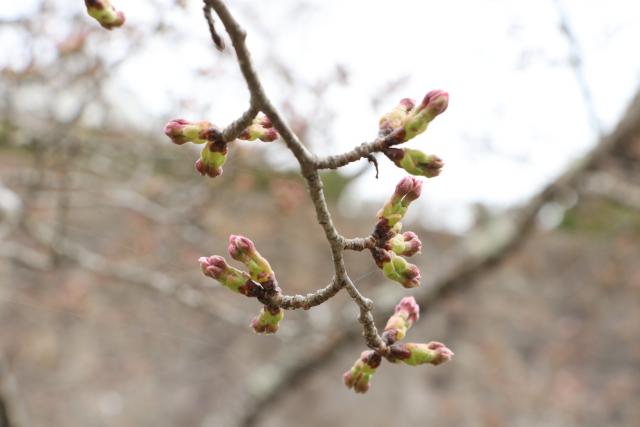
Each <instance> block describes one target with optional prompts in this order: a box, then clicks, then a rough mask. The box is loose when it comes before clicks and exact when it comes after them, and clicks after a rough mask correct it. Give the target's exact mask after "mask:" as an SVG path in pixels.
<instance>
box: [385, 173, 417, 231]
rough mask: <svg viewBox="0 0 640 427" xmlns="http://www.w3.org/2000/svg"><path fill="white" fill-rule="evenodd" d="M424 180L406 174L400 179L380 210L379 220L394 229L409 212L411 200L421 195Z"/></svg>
mask: <svg viewBox="0 0 640 427" xmlns="http://www.w3.org/2000/svg"><path fill="white" fill-rule="evenodd" d="M421 191H422V181H420V180H419V179H417V178H413V177H410V176H405V177H404V178H402V179H401V180H400V182H399V183H398V185H396V189H395V191H394V193H393V195H392V196H391V198H390V199H389V200H388V201H387V202H386V203H385V205H384V206H383V207H382V209H381V210H380V211H379V212H378V215H377V217H378V221H382V222H383V223H384V226H385V227H388V228H389V229H393V228H394V226H395V225H396V224H397V223H398V222H400V220H401V219H402V218H403V217H404V214H405V213H406V212H407V209H408V208H409V205H410V204H411V202H413V201H414V200H416V199H417V198H418V197H420V193H421Z"/></svg>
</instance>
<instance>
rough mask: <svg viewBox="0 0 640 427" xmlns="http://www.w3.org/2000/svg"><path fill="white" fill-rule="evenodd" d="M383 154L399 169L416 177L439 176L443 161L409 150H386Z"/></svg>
mask: <svg viewBox="0 0 640 427" xmlns="http://www.w3.org/2000/svg"><path fill="white" fill-rule="evenodd" d="M384 154H385V155H386V156H387V157H388V158H389V159H390V160H391V161H392V162H393V163H395V165H396V166H398V167H399V168H402V169H404V170H405V171H407V173H410V174H411V175H417V176H426V177H427V178H433V177H434V176H438V175H440V172H441V171H442V167H443V166H444V163H443V161H442V160H441V159H440V158H439V157H438V156H434V155H432V154H425V153H423V152H422V151H420V150H413V149H411V148H388V149H386V150H385V152H384Z"/></svg>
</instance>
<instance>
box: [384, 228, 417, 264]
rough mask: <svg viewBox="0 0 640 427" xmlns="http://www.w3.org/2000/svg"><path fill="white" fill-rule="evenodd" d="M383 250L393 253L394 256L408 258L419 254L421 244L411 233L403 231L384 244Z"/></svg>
mask: <svg viewBox="0 0 640 427" xmlns="http://www.w3.org/2000/svg"><path fill="white" fill-rule="evenodd" d="M398 224H400V223H398ZM385 249H388V250H391V251H393V252H395V253H396V255H402V256H406V257H409V256H412V255H415V254H417V253H420V251H421V250H422V242H421V241H420V239H419V238H418V236H417V234H416V233H414V232H413V231H405V232H404V233H402V234H396V235H395V236H394V237H392V238H391V239H389V240H388V241H387V243H386V244H385Z"/></svg>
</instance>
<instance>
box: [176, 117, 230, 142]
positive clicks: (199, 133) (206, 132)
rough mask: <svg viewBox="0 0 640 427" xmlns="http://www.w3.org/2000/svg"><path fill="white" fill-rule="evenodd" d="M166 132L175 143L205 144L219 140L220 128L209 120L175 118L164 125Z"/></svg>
mask: <svg viewBox="0 0 640 427" xmlns="http://www.w3.org/2000/svg"><path fill="white" fill-rule="evenodd" d="M164 134H165V135H167V136H168V137H169V138H171V141H172V142H173V143H174V144H178V145H182V144H184V143H186V142H193V143H194V144H204V143H205V142H207V141H209V140H211V141H213V140H219V139H220V138H215V136H216V135H221V134H220V130H219V129H218V128H216V127H215V126H214V125H212V124H211V123H210V122H207V121H204V120H203V121H199V122H190V121H188V120H185V119H174V120H171V121H169V122H168V123H167V124H166V125H165V126H164Z"/></svg>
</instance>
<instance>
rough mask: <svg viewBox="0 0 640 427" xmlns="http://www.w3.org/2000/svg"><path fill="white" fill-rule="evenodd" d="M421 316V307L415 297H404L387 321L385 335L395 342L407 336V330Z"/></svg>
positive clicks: (391, 341) (389, 341) (387, 338)
mask: <svg viewBox="0 0 640 427" xmlns="http://www.w3.org/2000/svg"><path fill="white" fill-rule="evenodd" d="M419 318H420V307H419V306H418V304H417V303H416V300H415V298H413V297H404V298H402V300H400V302H399V303H398V305H396V308H395V312H394V314H393V316H391V317H390V318H389V320H388V321H387V325H386V326H385V328H384V333H383V337H384V338H385V340H386V341H387V343H389V344H393V343H395V342H396V341H399V340H401V339H403V338H404V337H405V335H406V334H407V331H408V330H409V328H411V326H413V324H414V323H415V322H416V321H417V320H418V319H419Z"/></svg>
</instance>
